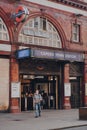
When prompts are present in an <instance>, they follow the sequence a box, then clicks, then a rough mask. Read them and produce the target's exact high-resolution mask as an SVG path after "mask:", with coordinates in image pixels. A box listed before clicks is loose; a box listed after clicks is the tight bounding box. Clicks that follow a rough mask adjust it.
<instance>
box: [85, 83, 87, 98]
mask: <svg viewBox="0 0 87 130" xmlns="http://www.w3.org/2000/svg"><path fill="white" fill-rule="evenodd" d="M85 96H87V83H85Z"/></svg>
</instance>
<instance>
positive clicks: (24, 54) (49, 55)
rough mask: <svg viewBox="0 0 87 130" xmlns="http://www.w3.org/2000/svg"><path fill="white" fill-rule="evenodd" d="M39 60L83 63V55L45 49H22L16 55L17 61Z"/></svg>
mask: <svg viewBox="0 0 87 130" xmlns="http://www.w3.org/2000/svg"><path fill="white" fill-rule="evenodd" d="M29 57H35V58H41V59H54V60H65V61H72V62H73V61H78V62H83V61H84V54H83V53H78V52H67V51H61V50H58V51H53V50H47V49H29V48H27V49H22V50H18V51H17V53H16V58H17V59H22V58H29Z"/></svg>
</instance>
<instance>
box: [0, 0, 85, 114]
mask: <svg viewBox="0 0 87 130" xmlns="http://www.w3.org/2000/svg"><path fill="white" fill-rule="evenodd" d="M35 89H39V90H40V93H41V95H42V97H43V101H44V102H43V106H42V109H72V108H79V107H85V106H87V2H86V0H0V111H1V112H21V111H30V110H33V94H34V92H35Z"/></svg>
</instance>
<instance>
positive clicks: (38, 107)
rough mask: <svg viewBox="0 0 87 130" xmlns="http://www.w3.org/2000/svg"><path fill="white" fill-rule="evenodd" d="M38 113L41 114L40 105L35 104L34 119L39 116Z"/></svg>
mask: <svg viewBox="0 0 87 130" xmlns="http://www.w3.org/2000/svg"><path fill="white" fill-rule="evenodd" d="M40 113H41V107H40V103H36V104H35V116H36V117H38V116H40Z"/></svg>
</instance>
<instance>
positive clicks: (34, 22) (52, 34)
mask: <svg viewBox="0 0 87 130" xmlns="http://www.w3.org/2000/svg"><path fill="white" fill-rule="evenodd" d="M18 41H19V42H22V43H25V44H32V45H40V46H48V47H55V48H61V47H62V45H61V39H60V36H59V34H58V31H57V30H56V28H55V27H54V26H53V25H52V23H51V22H50V21H49V20H47V19H46V18H43V17H35V18H33V19H31V20H29V21H28V22H27V23H26V24H25V25H24V26H23V28H22V29H21V31H20V34H19V38H18Z"/></svg>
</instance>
